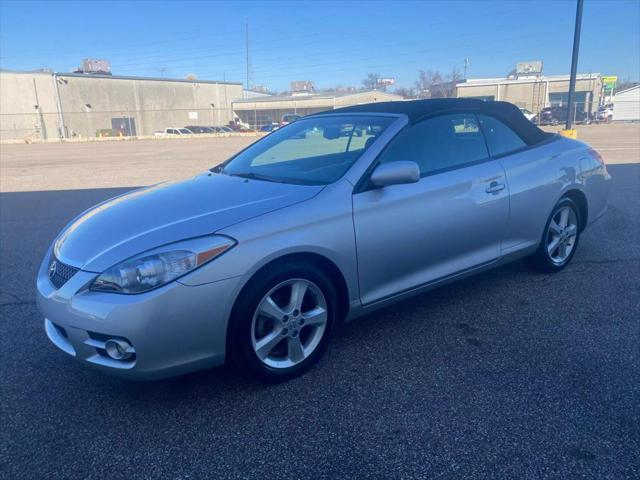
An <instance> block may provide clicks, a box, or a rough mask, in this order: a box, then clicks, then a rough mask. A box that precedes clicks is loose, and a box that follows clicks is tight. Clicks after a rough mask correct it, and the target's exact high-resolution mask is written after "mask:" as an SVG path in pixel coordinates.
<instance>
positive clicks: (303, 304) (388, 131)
mask: <svg viewBox="0 0 640 480" xmlns="http://www.w3.org/2000/svg"><path fill="white" fill-rule="evenodd" d="M609 180H610V176H609V174H608V173H607V169H606V167H605V165H604V163H603V161H602V158H601V157H600V155H598V153H596V152H595V151H594V150H593V149H591V148H589V147H588V146H587V145H585V144H583V143H580V142H578V141H575V140H570V139H567V138H564V137H561V136H558V135H555V134H550V133H545V132H543V131H541V130H540V129H538V128H537V127H536V126H535V125H533V124H532V123H531V122H529V121H527V119H526V118H525V117H524V116H523V115H522V113H521V112H520V110H519V109H518V108H517V107H516V106H514V105H511V104H508V103H504V102H482V101H478V100H463V99H440V100H420V101H413V102H391V103H377V104H370V105H358V106H354V107H347V108H343V109H338V110H333V111H331V112H326V113H322V114H315V115H311V116H308V117H305V118H302V119H300V120H298V121H296V122H293V123H291V124H290V125H287V126H285V127H283V128H281V129H278V130H276V131H275V132H273V133H271V134H269V135H268V136H266V137H265V138H263V139H261V140H259V141H257V142H255V143H254V144H252V145H251V146H249V147H248V148H246V149H245V150H243V151H241V152H239V153H238V154H236V155H235V156H234V157H232V158H231V159H229V160H228V161H226V162H224V163H223V164H221V165H219V166H217V167H215V168H213V169H211V170H210V171H207V172H204V173H202V174H201V175H198V176H196V177H193V178H191V179H188V180H184V181H180V182H174V183H163V184H160V185H156V186H152V187H148V188H141V189H139V190H135V191H133V192H130V193H127V194H125V195H122V196H119V197H116V198H114V199H111V200H108V201H106V202H104V203H102V204H100V205H97V206H95V207H93V208H92V209H90V210H88V211H86V212H84V213H82V214H81V215H80V216H78V217H77V218H76V219H74V220H72V221H71V222H70V223H69V225H68V226H67V227H66V228H64V230H63V231H62V232H61V233H60V234H59V236H58V237H57V238H56V239H55V241H54V242H53V244H52V245H51V247H50V249H49V251H48V252H47V253H46V255H45V258H44V261H43V262H42V266H41V267H40V271H39V273H38V278H37V300H38V305H39V307H40V310H41V311H42V313H43V314H44V316H45V321H44V326H45V330H46V333H47V335H48V337H49V339H50V340H51V341H52V342H53V343H54V344H55V345H57V346H58V347H59V348H60V349H61V350H63V351H64V352H66V353H68V354H69V355H71V356H72V357H75V358H76V359H77V360H79V361H81V362H83V363H85V364H86V365H89V366H91V367H95V368H97V369H100V370H102V371H104V372H110V373H113V374H117V375H121V376H124V377H128V378H132V379H151V378H159V377H166V376H172V375H177V374H182V373H185V372H190V371H194V370H198V369H204V368H208V367H213V366H216V365H221V364H223V363H225V361H227V360H230V361H231V362H232V363H233V364H234V365H237V366H239V367H241V369H242V370H243V371H245V372H248V373H250V374H251V375H253V376H254V377H257V378H258V379H260V380H262V381H265V382H277V381H281V380H285V379H288V378H291V377H293V376H295V375H298V374H300V373H302V372H303V371H305V370H306V369H307V368H309V367H310V366H311V365H312V364H313V363H314V362H316V361H317V360H318V358H319V357H320V356H321V354H322V353H323V351H324V350H325V349H326V347H327V343H328V342H329V339H330V336H331V332H332V330H333V329H334V327H335V326H336V325H337V324H338V323H339V322H342V321H345V320H350V319H353V318H356V317H358V316H362V315H365V314H367V313H369V312H371V311H373V310H375V309H377V308H380V307H383V306H385V305H389V304H391V303H393V302H397V301H399V300H401V299H404V298H407V297H408V296H410V295H415V294H418V293H420V292H424V291H425V290H428V289H431V288H434V287H437V286H439V285H442V284H444V283H446V282H450V281H453V280H456V279H459V278H461V277H464V276H467V275H471V274H474V273H477V272H480V271H483V270H486V269H488V268H493V267H496V266H498V265H501V264H504V263H505V262H510V261H513V260H516V259H519V258H524V259H526V260H527V262H528V263H530V264H531V265H532V266H534V267H536V268H537V269H539V270H542V271H544V272H557V271H559V270H561V269H563V268H564V267H565V266H566V265H567V264H568V263H569V262H570V261H571V258H572V257H573V255H574V253H575V251H576V248H577V247H578V241H579V239H580V234H581V232H582V231H583V230H584V229H585V228H586V227H587V226H588V225H589V224H590V223H592V222H594V221H595V220H596V219H597V218H598V217H599V216H601V215H602V214H603V213H604V211H605V210H606V207H607V197H608V190H609V185H610V182H609ZM567 288H570V287H567Z"/></svg>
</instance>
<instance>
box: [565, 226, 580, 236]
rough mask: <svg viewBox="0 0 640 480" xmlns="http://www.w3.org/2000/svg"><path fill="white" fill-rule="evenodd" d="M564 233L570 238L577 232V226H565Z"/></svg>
mask: <svg viewBox="0 0 640 480" xmlns="http://www.w3.org/2000/svg"><path fill="white" fill-rule="evenodd" d="M566 232H567V235H569V236H570V237H572V236H574V235H575V234H576V233H577V232H578V226H577V225H573V224H569V225H568V226H567V230H566Z"/></svg>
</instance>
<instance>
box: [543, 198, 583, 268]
mask: <svg viewBox="0 0 640 480" xmlns="http://www.w3.org/2000/svg"><path fill="white" fill-rule="evenodd" d="M577 236H578V216H577V215H576V212H575V211H574V210H573V209H572V208H571V207H568V206H564V207H562V208H560V209H558V211H557V212H556V213H555V214H554V215H553V217H552V218H551V221H550V222H549V228H548V229H547V244H546V245H547V254H548V255H549V258H550V259H551V261H552V262H553V263H554V264H555V265H562V264H564V263H565V262H566V261H567V259H568V258H569V257H570V255H571V252H573V249H574V247H575V245H576V239H577Z"/></svg>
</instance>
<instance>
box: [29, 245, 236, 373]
mask: <svg viewBox="0 0 640 480" xmlns="http://www.w3.org/2000/svg"><path fill="white" fill-rule="evenodd" d="M48 257H49V256H48V255H47V257H46V258H48ZM47 263H48V262H46V261H45V262H43V265H42V266H41V268H40V271H39V272H38V279H37V291H36V298H37V304H38V307H39V308H40V311H41V312H42V313H43V315H44V316H45V321H44V322H45V332H46V333H47V336H48V337H49V339H50V340H51V341H52V342H53V343H54V344H55V345H56V346H57V347H58V348H60V349H61V350H63V351H64V352H66V353H67V354H69V355H71V356H73V357H75V358H76V359H77V360H79V361H80V362H82V363H84V364H86V365H88V366H91V367H93V368H96V369H99V370H101V371H103V372H106V373H110V374H113V375H117V376H121V377H126V378H130V379H136V380H151V379H157V378H165V377H170V376H175V375H180V374H183V373H188V372H192V371H196V370H201V369H205V368H210V367H214V366H217V365H221V364H223V363H224V359H225V346H226V332H227V322H228V318H229V315H230V313H231V308H232V306H233V299H234V298H235V293H236V289H237V288H238V283H239V278H238V277H236V278H231V279H226V280H221V281H218V282H213V283H207V284H205V285H199V286H187V285H183V284H181V283H179V282H177V281H174V282H171V283H170V284H168V285H165V286H164V287H161V288H159V289H156V290H152V291H150V292H147V293H143V294H138V295H120V294H114V293H104V292H93V291H90V290H89V289H88V286H89V285H90V284H91V282H92V281H93V280H94V278H95V277H96V274H95V273H90V272H83V271H79V272H77V273H76V274H75V275H74V276H73V277H71V279H70V280H69V281H67V283H65V284H64V285H63V286H62V287H61V288H60V289H56V288H55V287H54V286H53V285H52V283H51V282H50V281H49V278H48V276H47ZM108 339H116V340H126V341H127V342H128V343H130V344H131V345H132V347H133V351H134V353H133V355H131V357H130V358H127V359H123V360H115V359H113V358H110V357H109V356H108V354H107V352H106V350H105V342H106V341H107V340H108Z"/></svg>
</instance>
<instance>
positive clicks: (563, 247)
mask: <svg viewBox="0 0 640 480" xmlns="http://www.w3.org/2000/svg"><path fill="white" fill-rule="evenodd" d="M581 230H582V219H581V217H580V210H579V209H578V206H577V205H576V203H575V202H574V201H573V200H571V199H570V198H568V197H563V198H562V199H560V201H559V202H558V203H557V204H556V206H555V207H554V208H553V210H552V212H551V215H550V216H549V219H548V220H547V223H546V225H545V227H544V233H543V234H542V239H541V241H540V245H539V246H538V250H536V252H535V253H534V254H533V255H531V256H530V257H527V258H526V259H525V260H526V261H527V263H528V264H529V265H530V266H532V267H533V268H535V269H536V270H539V271H542V272H545V273H555V272H559V271H560V270H562V269H563V268H565V267H566V266H567V265H568V264H569V262H570V261H571V259H572V258H573V255H574V254H575V252H576V249H577V248H578V242H579V240H580V232H581Z"/></svg>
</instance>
